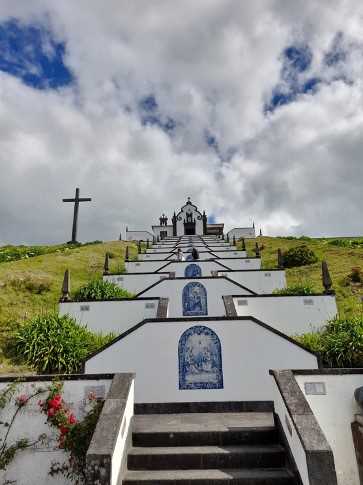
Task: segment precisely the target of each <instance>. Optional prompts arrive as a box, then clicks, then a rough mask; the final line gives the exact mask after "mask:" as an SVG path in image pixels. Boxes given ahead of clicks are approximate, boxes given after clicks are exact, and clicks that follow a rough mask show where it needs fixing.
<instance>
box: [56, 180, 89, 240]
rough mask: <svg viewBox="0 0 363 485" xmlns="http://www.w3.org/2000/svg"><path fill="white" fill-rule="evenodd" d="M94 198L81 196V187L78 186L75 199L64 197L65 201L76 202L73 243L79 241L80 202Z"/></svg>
mask: <svg viewBox="0 0 363 485" xmlns="http://www.w3.org/2000/svg"><path fill="white" fill-rule="evenodd" d="M91 200H92V199H90V198H88V197H85V198H81V197H80V196H79V188H78V187H77V188H76V195H75V197H74V199H63V202H74V211H73V226H72V240H71V241H69V242H70V243H71V244H73V243H76V242H77V226H78V210H79V203H80V202H90V201H91Z"/></svg>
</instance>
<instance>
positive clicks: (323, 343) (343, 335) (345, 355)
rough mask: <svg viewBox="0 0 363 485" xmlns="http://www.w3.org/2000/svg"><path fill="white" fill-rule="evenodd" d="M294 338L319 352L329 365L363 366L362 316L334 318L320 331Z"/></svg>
mask: <svg viewBox="0 0 363 485" xmlns="http://www.w3.org/2000/svg"><path fill="white" fill-rule="evenodd" d="M296 340H297V341H298V342H300V343H301V344H303V345H305V346H306V347H308V348H309V349H310V350H312V351H313V352H319V353H320V355H321V357H322V359H323V362H324V363H325V364H327V365H328V366H329V367H363V317H362V316H360V317H355V318H351V319H347V318H336V319H334V320H331V321H330V322H328V324H327V325H326V327H325V328H324V329H323V330H322V331H321V332H316V333H308V334H304V335H301V336H299V337H296Z"/></svg>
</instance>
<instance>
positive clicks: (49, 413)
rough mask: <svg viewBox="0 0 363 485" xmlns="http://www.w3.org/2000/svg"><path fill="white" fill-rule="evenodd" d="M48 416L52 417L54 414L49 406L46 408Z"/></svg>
mask: <svg viewBox="0 0 363 485" xmlns="http://www.w3.org/2000/svg"><path fill="white" fill-rule="evenodd" d="M47 414H48V417H49V418H52V417H53V416H54V415H55V409H54V408H49V409H48V413H47Z"/></svg>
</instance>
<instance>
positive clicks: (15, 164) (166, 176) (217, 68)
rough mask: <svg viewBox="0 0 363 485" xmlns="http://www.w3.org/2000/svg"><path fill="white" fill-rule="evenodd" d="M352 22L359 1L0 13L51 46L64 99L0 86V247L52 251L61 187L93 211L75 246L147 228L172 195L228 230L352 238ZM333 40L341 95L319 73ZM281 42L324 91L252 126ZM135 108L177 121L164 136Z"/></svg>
mask: <svg viewBox="0 0 363 485" xmlns="http://www.w3.org/2000/svg"><path fill="white" fill-rule="evenodd" d="M254 4H256V5H254ZM362 14H363V7H361V6H360V2H357V1H354V2H349V3H348V2H344V1H336V2H331V1H330V0H329V1H321V2H319V3H314V4H312V3H310V4H309V3H308V4H307V3H306V2H303V1H300V0H294V2H288V4H287V3H286V2H284V1H277V0H276V1H273V2H271V1H266V2H248V3H246V2H235V1H232V0H224V1H217V0H215V1H211V0H208V1H207V0H200V1H199V0H198V2H195V1H192V0H185V1H183V2H169V1H167V0H159V1H154V2H149V1H146V0H138V2H126V1H125V2H123V1H122V2H120V1H118V0H117V1H116V0H114V1H109V2H107V3H106V4H105V3H102V2H99V1H98V0H97V1H96V0H83V1H81V0H80V1H78V2H73V1H71V0H63V1H62V2H55V3H54V4H50V3H49V2H46V1H45V0H28V1H27V2H26V4H24V2H22V1H20V0H4V1H2V2H1V5H0V19H3V20H6V19H8V18H10V17H15V18H19V19H20V20H21V21H23V22H43V23H45V24H46V25H48V26H49V28H50V29H51V30H52V32H53V33H54V35H56V36H57V38H58V39H60V40H63V41H65V42H66V48H67V54H66V63H67V65H68V66H69V67H71V69H72V71H73V73H74V76H75V78H76V80H77V85H76V86H75V87H70V88H68V89H63V90H58V91H37V90H34V89H32V88H29V87H27V86H25V85H24V84H22V83H21V81H19V80H17V79H15V78H13V77H11V76H9V75H7V74H2V75H1V76H0V128H1V129H0V170H1V178H0V221H1V226H0V240H2V241H9V242H11V241H13V242H46V241H64V240H67V239H68V238H69V233H70V228H71V214H72V207H71V205H70V204H62V202H61V198H62V197H64V196H71V195H72V194H73V192H74V188H75V187H76V186H80V187H81V195H85V196H88V195H90V196H92V197H93V201H92V202H91V203H88V204H82V206H81V209H80V234H79V236H80V239H82V240H86V239H87V240H90V239H110V238H116V237H117V235H118V233H119V231H120V229H121V228H124V227H125V225H129V227H134V228H135V229H136V228H144V227H146V228H148V227H149V226H150V225H151V224H152V223H154V222H155V221H156V220H157V217H158V216H159V215H160V213H161V212H162V211H166V212H167V213H168V214H169V215H171V214H172V212H173V210H174V209H177V208H178V207H179V206H181V205H182V203H183V202H184V200H185V197H186V196H191V197H192V199H193V201H195V202H196V203H197V204H198V205H199V206H200V207H201V208H202V209H204V208H205V209H206V210H207V212H209V213H210V214H214V215H215V216H216V218H217V221H218V220H219V221H225V222H226V224H228V226H229V227H230V226H234V225H247V224H249V223H250V222H251V221H252V220H253V219H254V220H255V221H256V223H257V225H258V227H259V226H260V225H262V227H263V231H264V233H266V232H268V233H270V234H282V233H285V234H286V233H289V232H298V233H305V234H313V235H318V234H341V235H344V234H357V233H360V232H361V231H362V227H361V214H360V212H361V209H360V207H361V204H362V195H361V186H362V180H363V173H362V163H361V153H362V148H363V146H362V145H363V142H362V141H361V140H362V123H363V114H362V96H363V90H362V54H361V47H360V46H361V45H362V40H363V39H362V33H361V29H360V28H359V20H358V19H361V17H362ZM339 31H341V32H343V35H344V45H345V46H348V47H347V49H348V50H349V55H348V56H347V59H346V62H345V63H344V65H343V66H339V69H340V71H339V73H340V75H342V74H346V75H347V77H348V78H351V79H353V83H352V84H350V85H348V84H345V83H344V82H343V81H334V77H335V76H336V72H334V69H333V68H328V67H326V66H325V67H324V66H323V65H322V59H323V58H324V54H325V52H326V51H327V49H329V48H330V46H331V45H332V42H333V40H334V38H335V36H336V34H337V32H339ZM296 41H299V42H301V41H303V42H305V43H306V44H308V45H309V46H310V47H311V49H312V52H313V55H314V60H313V65H312V68H311V75H318V76H319V77H321V78H322V79H325V80H329V83H330V84H326V85H322V87H321V88H320V90H319V91H318V92H317V93H316V94H315V95H314V96H311V95H301V96H299V97H298V98H297V99H296V101H295V102H293V103H291V104H289V105H286V106H283V107H281V108H279V109H278V110H276V111H275V112H274V113H273V114H272V115H269V116H265V115H264V112H263V107H264V103H265V102H266V101H267V100H268V99H269V97H270V95H271V91H272V89H273V87H274V86H275V85H276V84H277V82H278V81H279V75H280V68H281V52H282V51H283V49H284V48H285V47H287V46H288V45H290V44H291V43H294V42H296ZM149 94H154V95H155V97H156V100H157V102H158V106H159V112H160V113H161V115H162V116H164V117H168V116H169V117H171V118H173V119H175V120H176V122H177V128H176V130H175V133H174V134H173V136H172V137H169V136H168V135H167V134H166V133H164V132H163V131H162V130H161V129H160V128H158V127H157V126H142V124H141V122H140V118H139V116H138V111H137V106H138V103H139V101H140V99H141V98H142V97H144V96H147V95H149ZM126 107H128V108H129V109H131V111H127V110H125V108H126ZM206 130H209V132H210V133H212V134H213V135H214V136H215V137H216V139H217V141H218V144H219V146H220V149H221V152H222V153H225V152H226V150H228V148H230V147H235V148H236V149H237V152H236V154H235V155H234V156H233V157H232V159H231V160H230V161H229V162H223V163H222V162H221V161H220V160H219V158H218V157H217V155H216V153H215V152H214V151H213V149H212V148H211V147H208V146H207V144H206V142H205V132H206Z"/></svg>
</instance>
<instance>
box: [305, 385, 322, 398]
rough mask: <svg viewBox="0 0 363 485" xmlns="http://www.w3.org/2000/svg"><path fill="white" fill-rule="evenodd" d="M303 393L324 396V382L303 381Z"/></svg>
mask: <svg viewBox="0 0 363 485" xmlns="http://www.w3.org/2000/svg"><path fill="white" fill-rule="evenodd" d="M304 389H305V394H306V395H307V396H309V395H310V396H325V395H326V387H325V382H304Z"/></svg>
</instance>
